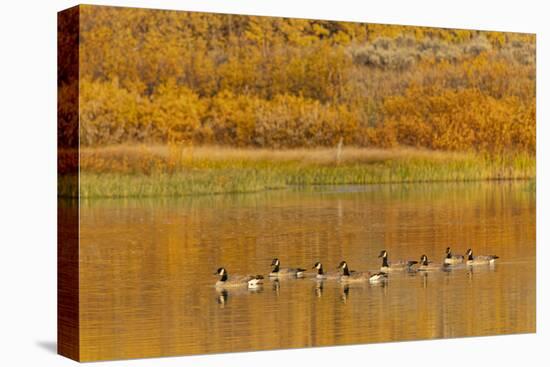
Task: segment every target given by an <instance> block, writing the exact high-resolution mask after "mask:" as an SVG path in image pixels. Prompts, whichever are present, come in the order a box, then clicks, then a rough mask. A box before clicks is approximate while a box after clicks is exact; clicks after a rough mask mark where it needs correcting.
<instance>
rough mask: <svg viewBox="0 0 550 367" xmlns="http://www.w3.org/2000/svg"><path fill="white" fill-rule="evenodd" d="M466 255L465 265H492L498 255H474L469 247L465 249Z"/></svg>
mask: <svg viewBox="0 0 550 367" xmlns="http://www.w3.org/2000/svg"><path fill="white" fill-rule="evenodd" d="M466 257H467V258H466V265H488V264H489V265H492V264H494V263H495V260H496V259H498V256H495V255H479V256H474V253H473V251H472V249H471V248H469V249H468V251H466Z"/></svg>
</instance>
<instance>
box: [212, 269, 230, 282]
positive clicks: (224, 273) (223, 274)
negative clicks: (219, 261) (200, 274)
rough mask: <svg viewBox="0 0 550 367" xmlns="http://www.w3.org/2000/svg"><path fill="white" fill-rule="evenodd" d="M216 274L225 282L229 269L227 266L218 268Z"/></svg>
mask: <svg viewBox="0 0 550 367" xmlns="http://www.w3.org/2000/svg"><path fill="white" fill-rule="evenodd" d="M214 275H219V276H220V281H222V282H225V281H226V280H227V270H225V268H218V270H217V271H216V272H215V273H214Z"/></svg>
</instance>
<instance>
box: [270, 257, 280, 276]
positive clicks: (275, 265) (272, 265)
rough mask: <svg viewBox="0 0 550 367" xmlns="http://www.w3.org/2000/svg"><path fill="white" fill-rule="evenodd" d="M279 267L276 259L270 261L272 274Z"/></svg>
mask: <svg viewBox="0 0 550 367" xmlns="http://www.w3.org/2000/svg"><path fill="white" fill-rule="evenodd" d="M280 265H281V262H280V261H279V259H278V258H274V259H273V261H271V268H272V271H273V272H274V273H276V272H278V271H279V266H280Z"/></svg>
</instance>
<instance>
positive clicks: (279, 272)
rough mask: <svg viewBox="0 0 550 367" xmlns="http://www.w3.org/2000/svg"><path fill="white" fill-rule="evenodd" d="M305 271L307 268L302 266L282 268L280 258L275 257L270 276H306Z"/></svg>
mask: <svg viewBox="0 0 550 367" xmlns="http://www.w3.org/2000/svg"><path fill="white" fill-rule="evenodd" d="M305 271H306V269H302V268H281V262H280V261H279V259H277V258H275V259H273V261H272V262H271V273H269V276H270V277H273V278H278V277H288V276H295V277H297V278H301V277H303V276H304V272H305Z"/></svg>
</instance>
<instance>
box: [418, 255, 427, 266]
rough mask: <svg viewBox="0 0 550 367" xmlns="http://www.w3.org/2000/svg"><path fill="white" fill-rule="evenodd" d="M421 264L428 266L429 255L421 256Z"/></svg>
mask: <svg viewBox="0 0 550 367" xmlns="http://www.w3.org/2000/svg"><path fill="white" fill-rule="evenodd" d="M420 265H421V266H428V256H426V255H422V256H421V257H420Z"/></svg>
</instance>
